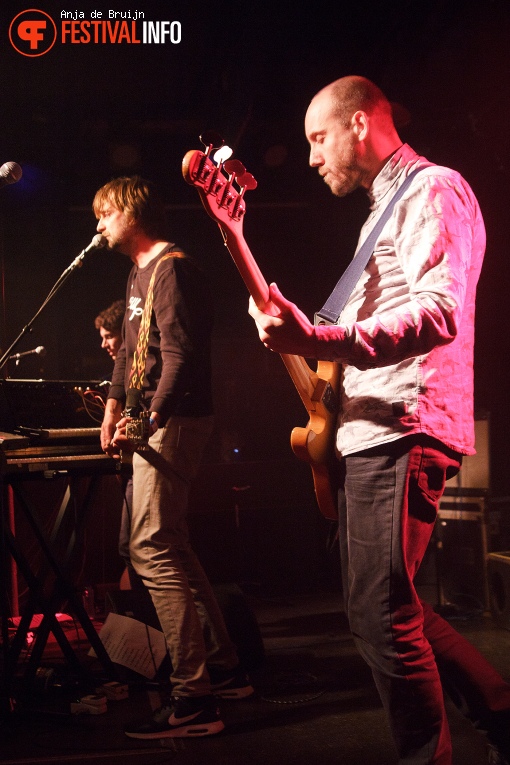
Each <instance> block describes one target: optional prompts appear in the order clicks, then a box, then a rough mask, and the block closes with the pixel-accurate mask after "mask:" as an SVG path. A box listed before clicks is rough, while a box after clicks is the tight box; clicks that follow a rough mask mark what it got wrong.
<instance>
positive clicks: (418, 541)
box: [339, 437, 510, 765]
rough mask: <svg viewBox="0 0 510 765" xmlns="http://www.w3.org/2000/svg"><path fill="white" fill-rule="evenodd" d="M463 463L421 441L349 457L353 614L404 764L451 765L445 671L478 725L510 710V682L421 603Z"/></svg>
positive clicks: (347, 588)
mask: <svg viewBox="0 0 510 765" xmlns="http://www.w3.org/2000/svg"><path fill="white" fill-rule="evenodd" d="M459 467H460V456H459V455H456V454H455V453H454V452H450V451H449V450H448V449H446V448H444V447H441V445H440V444H437V443H436V442H434V441H433V440H432V439H417V438H413V437H409V438H402V439H399V440H398V441H396V442H394V443H393V444H387V445H385V446H384V447H377V448H374V449H370V450H367V451H365V452H359V453H357V454H354V455H350V456H347V457H346V458H345V459H344V465H343V470H344V473H345V475H344V491H343V492H341V495H340V503H339V504H340V519H339V520H340V546H341V560H342V577H343V586H344V597H345V608H346V612H347V616H348V619H349V624H350V628H351V631H352V634H353V637H354V640H355V642H356V645H357V647H358V650H359V651H360V653H361V655H362V656H363V657H364V658H365V660H366V661H367V663H368V664H369V666H370V667H371V669H372V674H373V676H374V680H375V683H376V685H377V689H378V691H379V694H380V697H381V700H382V703H383V705H384V708H385V710H386V713H387V716H388V719H389V722H390V726H391V731H392V734H393V738H394V741H395V743H396V746H397V750H398V754H399V762H400V763H401V765H404V763H405V765H430V764H431V763H434V765H451V741H450V734H449V729H448V723H447V719H446V713H445V708H444V702H443V690H442V685H441V679H440V674H439V668H441V670H444V671H445V672H447V674H449V675H450V677H451V681H452V689H454V690H455V689H456V691H457V692H458V696H459V698H460V697H461V696H462V698H463V703H465V704H467V705H468V707H469V711H468V714H469V716H471V717H472V719H473V721H475V722H476V721H477V720H478V721H480V720H481V719H482V718H483V714H484V712H487V711H488V710H491V709H492V710H494V711H496V710H497V709H502V708H506V709H508V708H509V707H510V688H509V686H508V685H507V684H506V683H504V682H503V680H502V679H501V678H500V677H499V675H497V673H496V672H495V671H494V670H493V669H492V668H491V667H490V665H488V663H487V662H486V661H485V660H484V659H483V657H482V656H481V655H480V654H479V653H478V652H477V651H476V650H475V649H474V647H472V646H471V645H470V644H469V643H468V642H467V641H465V640H464V639H463V638H462V637H461V636H460V635H459V634H458V633H457V632H456V631H455V630H454V629H453V628H452V627H450V625H449V624H447V623H446V622H445V621H444V619H442V618H441V617H439V616H438V615H437V614H435V613H434V612H433V611H432V609H431V608H430V606H426V605H425V604H422V603H421V602H420V600H419V598H418V595H417V593H416V590H415V587H414V584H413V580H414V577H415V574H416V572H417V570H418V568H419V566H420V563H421V561H422V558H423V555H424V553H425V550H426V549H427V545H428V543H429V540H430V537H431V534H432V530H433V527H434V523H435V520H436V515H437V511H438V505H439V500H440V498H441V495H442V492H443V490H444V485H445V481H446V480H447V478H449V477H450V476H451V475H454V474H455V473H456V472H457V471H458V469H459Z"/></svg>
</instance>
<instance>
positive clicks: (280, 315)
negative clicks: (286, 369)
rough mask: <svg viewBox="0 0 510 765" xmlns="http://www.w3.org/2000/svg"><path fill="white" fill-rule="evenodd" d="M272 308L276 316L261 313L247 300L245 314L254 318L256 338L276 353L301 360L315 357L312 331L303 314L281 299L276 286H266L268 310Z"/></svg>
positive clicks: (312, 327) (252, 301) (252, 302)
mask: <svg viewBox="0 0 510 765" xmlns="http://www.w3.org/2000/svg"><path fill="white" fill-rule="evenodd" d="M271 304H272V305H273V306H274V307H275V308H276V309H277V310H276V315H270V314H269V313H264V311H261V310H259V309H258V308H257V306H256V305H255V301H254V300H253V298H251V297H250V307H249V314H250V316H252V318H253V319H255V323H256V325H257V329H258V332H259V337H260V339H261V340H262V342H263V343H264V345H265V346H266V348H270V349H271V350H272V351H276V352H277V353H290V354H293V355H296V356H304V357H305V358H309V359H311V358H316V357H317V356H316V338H315V328H314V326H313V324H311V323H310V321H309V320H308V319H307V317H306V316H305V314H304V313H303V312H302V311H301V310H300V309H299V308H298V307H297V305H295V304H294V303H291V302H290V301H289V300H287V299H286V298H284V297H283V295H282V293H281V292H280V290H279V289H278V287H277V286H276V284H270V285H269V300H268V303H267V305H268V308H269V307H270V305H271Z"/></svg>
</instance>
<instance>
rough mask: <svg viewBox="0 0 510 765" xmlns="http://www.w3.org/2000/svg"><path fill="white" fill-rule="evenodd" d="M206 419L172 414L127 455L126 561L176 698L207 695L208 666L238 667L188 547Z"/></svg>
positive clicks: (209, 419)
mask: <svg viewBox="0 0 510 765" xmlns="http://www.w3.org/2000/svg"><path fill="white" fill-rule="evenodd" d="M212 425H213V421H212V417H196V418H193V417H172V418H170V420H169V421H168V422H167V424H166V426H165V427H163V428H160V429H159V430H158V431H157V432H156V433H155V434H154V435H153V436H152V437H151V439H150V441H149V445H150V450H149V452H143V453H141V454H139V453H135V454H134V455H133V508H132V518H131V538H130V545H129V550H130V556H131V562H132V564H133V566H134V568H135V570H136V572H137V573H138V574H139V576H141V577H142V579H143V581H144V583H145V585H146V587H147V588H148V590H149V592H150V595H151V597H152V600H153V603H154V606H155V609H156V612H157V614H158V617H159V621H160V623H161V627H162V629H163V632H164V634H165V638H166V643H167V646H168V652H169V654H170V659H171V662H172V675H171V678H170V680H171V682H172V685H173V694H174V695H175V696H203V695H206V694H208V693H210V692H211V689H210V680H209V674H208V671H207V666H206V665H210V666H214V667H217V668H219V669H232V668H234V667H235V666H236V665H237V663H238V660H237V655H236V652H235V648H234V646H233V644H232V642H231V640H230V638H229V635H228V632H227V628H226V626H225V622H224V620H223V616H222V613H221V610H220V608H219V606H218V604H217V602H216V598H215V596H214V593H213V590H212V588H211V585H210V583H209V581H208V579H207V576H206V574H205V572H204V570H203V568H202V566H201V565H200V562H199V561H198V559H197V557H196V555H195V553H194V552H193V550H192V549H191V546H190V543H189V535H188V525H187V509H188V494H189V488H190V482H191V480H192V479H193V478H194V477H195V475H196V473H197V470H198V466H199V464H200V459H201V456H202V452H203V449H204V446H205V444H206V442H207V440H208V438H209V436H210V434H211V430H212Z"/></svg>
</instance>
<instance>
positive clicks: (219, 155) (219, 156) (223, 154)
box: [213, 145, 235, 165]
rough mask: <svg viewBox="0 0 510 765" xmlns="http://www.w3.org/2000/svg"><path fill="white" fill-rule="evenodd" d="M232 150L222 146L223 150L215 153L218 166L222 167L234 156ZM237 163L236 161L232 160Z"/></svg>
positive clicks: (214, 156)
mask: <svg viewBox="0 0 510 765" xmlns="http://www.w3.org/2000/svg"><path fill="white" fill-rule="evenodd" d="M232 153H233V152H232V149H231V148H230V146H226V145H224V146H222V147H221V149H218V151H215V152H214V154H213V159H214V161H215V162H216V164H217V165H222V164H223V163H224V162H225V161H226V160H227V159H228V158H229V157H231V156H232ZM232 161H234V162H235V160H232Z"/></svg>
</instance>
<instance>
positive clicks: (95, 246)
mask: <svg viewBox="0 0 510 765" xmlns="http://www.w3.org/2000/svg"><path fill="white" fill-rule="evenodd" d="M107 244H108V239H107V238H106V237H105V236H103V235H102V234H96V235H95V237H93V239H92V241H91V243H90V244H89V246H88V247H85V249H84V250H82V251H81V252H80V254H79V255H78V257H79V258H80V257H81V256H82V255H88V253H89V252H92V250H100V249H101V247H105V246H106V245H107Z"/></svg>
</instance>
